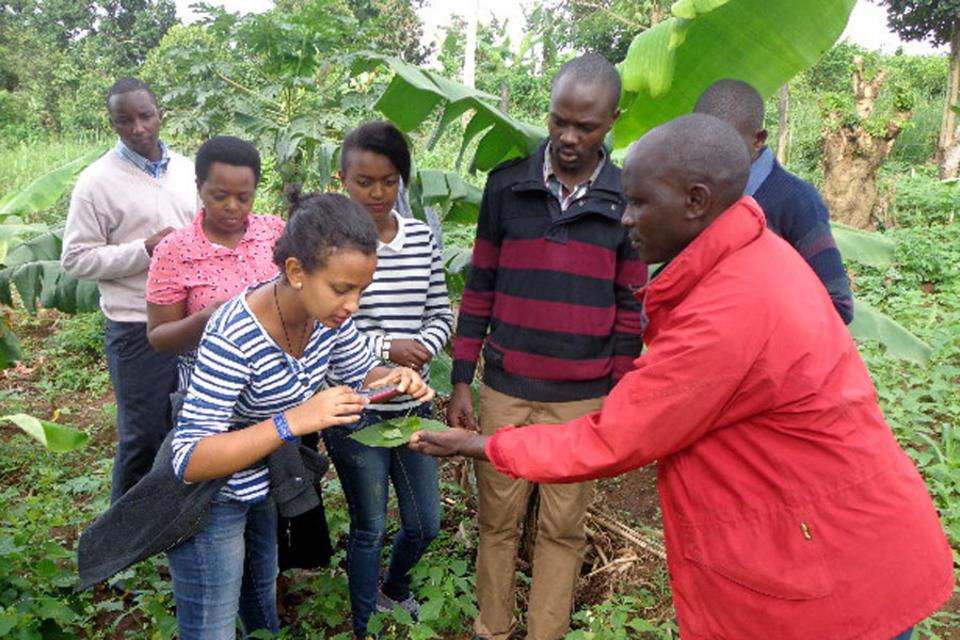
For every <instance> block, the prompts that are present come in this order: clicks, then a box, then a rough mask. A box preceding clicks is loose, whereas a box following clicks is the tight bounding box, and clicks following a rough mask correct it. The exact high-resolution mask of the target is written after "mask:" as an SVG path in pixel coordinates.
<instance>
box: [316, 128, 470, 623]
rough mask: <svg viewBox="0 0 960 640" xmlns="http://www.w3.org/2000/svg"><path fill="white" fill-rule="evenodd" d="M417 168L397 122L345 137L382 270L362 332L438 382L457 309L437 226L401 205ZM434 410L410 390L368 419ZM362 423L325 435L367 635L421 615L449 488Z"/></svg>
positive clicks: (347, 165) (346, 158) (375, 406)
mask: <svg viewBox="0 0 960 640" xmlns="http://www.w3.org/2000/svg"><path fill="white" fill-rule="evenodd" d="M410 165H411V160H410V150H409V148H408V146H407V142H406V140H405V139H404V137H403V134H402V133H400V131H399V130H398V129H397V128H396V127H394V126H393V125H392V124H390V123H388V122H369V123H367V124H364V125H362V126H361V127H359V128H357V129H355V130H353V131H352V132H350V134H348V135H347V137H346V138H345V140H344V142H343V149H342V151H341V154H340V180H341V181H342V182H343V184H344V187H345V188H346V190H347V193H348V194H349V195H350V197H351V198H352V199H353V200H354V201H355V202H356V203H358V204H359V205H362V207H363V209H365V211H366V214H367V215H368V219H369V220H370V221H371V222H372V224H373V225H374V227H375V228H376V252H377V268H376V272H375V273H374V274H373V281H372V283H371V284H370V286H369V287H368V288H367V289H366V290H365V291H364V292H363V295H362V296H361V297H360V302H359V308H358V310H357V312H356V314H355V315H354V318H355V320H356V323H357V328H358V329H359V330H360V332H361V333H362V334H364V336H365V338H366V340H367V342H368V344H369V346H370V350H371V352H372V353H374V354H375V355H376V356H378V357H379V359H380V360H381V361H382V362H383V363H384V364H385V365H387V366H391V367H397V366H399V367H409V368H410V369H413V370H415V371H420V372H421V375H423V378H424V380H429V364H430V361H431V360H432V359H433V357H434V356H436V355H437V353H439V352H440V350H441V349H443V347H444V345H445V344H446V342H447V340H448V339H449V338H450V333H451V331H452V326H453V313H452V311H451V309H450V299H449V296H448V294H447V285H446V280H445V278H444V272H443V260H442V257H441V255H440V250H439V249H438V247H437V243H436V241H435V239H434V237H433V234H432V233H431V231H430V228H429V227H428V226H427V225H425V224H423V223H422V222H420V221H418V220H413V219H409V218H403V217H401V216H400V215H399V214H398V213H397V212H396V210H395V209H394V206H395V204H396V200H397V192H398V189H399V186H400V182H401V180H403V181H404V182H407V183H409V179H410ZM431 414H432V406H431V405H430V403H429V402H426V401H425V400H424V398H422V397H414V396H411V395H410V394H409V393H403V394H400V395H397V396H395V397H393V398H384V399H382V400H375V401H374V402H372V403H371V404H370V405H369V406H368V407H366V410H365V411H364V412H363V417H362V419H361V422H360V424H361V425H368V424H374V423H376V422H381V421H384V420H390V419H393V418H401V417H404V416H408V415H413V416H421V417H428V416H430V415H431ZM354 428H355V427H354V426H353V425H349V426H339V427H335V428H332V429H330V430H328V431H325V432H324V433H323V440H324V443H325V444H326V447H327V452H328V453H329V454H330V459H331V460H332V461H333V464H334V466H335V467H336V469H337V475H338V476H339V478H340V483H341V485H342V486H343V492H344V495H345V496H346V498H347V503H348V505H349V508H350V538H349V541H348V546H347V574H348V578H349V584H350V605H351V611H352V614H353V632H354V635H355V636H356V637H357V638H366V637H368V632H367V624H368V622H369V619H370V616H371V615H372V614H373V613H374V612H375V611H381V612H384V611H390V610H391V609H393V608H394V607H400V608H402V609H404V610H406V611H407V612H408V613H409V614H410V615H411V616H412V617H413V618H414V619H416V618H417V615H418V612H419V604H418V603H417V600H416V598H415V597H414V596H413V594H411V592H410V577H409V572H410V570H411V569H412V568H413V567H414V566H415V565H416V564H417V562H418V561H419V560H420V558H421V556H422V555H423V553H424V552H425V551H426V549H427V546H428V545H429V544H430V542H432V541H433V539H434V538H436V536H437V533H438V531H439V528H440V490H439V482H438V480H437V465H436V461H435V460H434V459H432V458H430V457H429V456H424V455H422V454H419V453H416V452H414V451H412V450H410V448H409V447H407V446H405V445H404V446H400V447H396V448H392V449H387V448H379V447H368V446H366V445H364V444H361V443H359V442H357V441H356V440H353V439H352V438H349V437H348V436H349V434H350V432H351V431H352V430H353V429H354ZM388 484H392V485H393V488H394V490H395V491H396V494H397V504H398V506H399V511H400V530H399V532H398V533H397V536H396V538H395V539H394V541H393V548H392V549H391V553H390V563H389V566H388V568H387V572H386V574H385V575H384V576H383V579H382V582H381V575H380V556H381V551H382V549H383V544H384V536H385V532H386V523H387V517H386V516H387V493H388V488H387V487H388Z"/></svg>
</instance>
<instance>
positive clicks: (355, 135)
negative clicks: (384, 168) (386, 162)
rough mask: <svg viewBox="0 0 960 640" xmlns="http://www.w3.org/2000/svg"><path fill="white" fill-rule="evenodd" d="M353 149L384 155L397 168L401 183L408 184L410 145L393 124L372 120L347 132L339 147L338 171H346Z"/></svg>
mask: <svg viewBox="0 0 960 640" xmlns="http://www.w3.org/2000/svg"><path fill="white" fill-rule="evenodd" d="M354 150H359V151H373V152H374V153H379V154H380V155H382V156H386V157H387V158H389V159H390V162H392V163H393V166H395V167H396V168H397V171H398V172H399V173H400V177H401V178H403V183H404V184H406V185H409V184H410V164H411V160H410V147H409V146H408V145H407V139H406V138H404V137H403V134H402V133H401V132H400V130H399V129H397V128H396V127H395V126H393V124H391V123H389V122H385V121H383V120H373V121H371V122H367V123H364V124H362V125H360V126H359V127H357V128H356V129H354V130H353V131H351V132H350V133H348V134H347V137H346V138H344V139H343V146H342V147H341V149H340V171H343V172H346V170H347V160H348V158H349V156H350V153H351V152H352V151H354Z"/></svg>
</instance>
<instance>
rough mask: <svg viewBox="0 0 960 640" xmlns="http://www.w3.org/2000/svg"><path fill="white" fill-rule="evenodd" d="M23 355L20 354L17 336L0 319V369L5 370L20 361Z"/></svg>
mask: <svg viewBox="0 0 960 640" xmlns="http://www.w3.org/2000/svg"><path fill="white" fill-rule="evenodd" d="M22 357H23V354H22V353H21V352H20V342H19V341H18V340H17V336H15V335H14V334H13V332H12V331H10V329H9V328H8V327H7V323H6V321H5V320H3V319H0V369H6V368H7V367H10V366H12V365H13V363H14V362H16V361H17V360H20V359H21V358H22Z"/></svg>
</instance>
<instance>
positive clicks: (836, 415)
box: [412, 114, 954, 640]
mask: <svg viewBox="0 0 960 640" xmlns="http://www.w3.org/2000/svg"><path fill="white" fill-rule="evenodd" d="M748 171H749V158H748V155H747V151H746V148H745V147H744V145H743V142H742V140H741V139H740V137H739V136H738V135H737V133H736V131H735V130H734V129H733V128H732V127H730V126H729V125H727V124H725V123H723V122H722V121H720V120H718V119H716V118H714V117H712V116H708V115H704V114H693V115H688V116H683V117H681V118H678V119H676V120H673V121H671V122H669V123H667V124H665V125H663V126H661V127H658V128H657V129H654V130H653V131H651V132H650V133H648V134H647V135H645V136H644V137H643V138H641V139H640V140H639V141H638V142H637V143H636V144H635V145H634V147H633V148H632V149H631V152H630V154H629V155H628V157H627V161H626V165H625V167H624V171H623V184H624V192H625V194H626V196H627V198H628V203H627V209H626V211H625V212H624V214H623V224H624V226H626V227H627V229H628V230H629V233H630V236H631V239H632V241H633V243H634V246H635V247H636V248H637V251H638V253H639V254H640V258H641V259H642V260H643V261H645V262H647V263H656V262H662V263H665V265H666V266H665V267H663V268H662V269H661V270H660V271H659V273H657V274H656V275H655V276H654V277H653V279H652V280H651V282H650V284H649V285H648V286H646V287H645V288H644V289H643V290H642V291H640V292H638V294H637V295H638V297H640V298H641V299H642V302H643V309H644V314H643V315H644V320H645V323H646V329H645V334H644V338H645V341H646V343H647V345H648V350H647V352H646V354H644V355H643V356H642V357H640V358H638V359H637V360H636V361H635V363H634V366H635V368H634V370H633V371H631V372H630V373H627V374H626V375H625V376H624V377H623V379H622V380H621V381H620V383H619V384H618V385H617V386H616V387H615V388H614V389H613V390H612V391H611V392H610V394H609V396H608V397H607V400H606V402H605V403H604V405H603V408H602V409H601V410H599V411H596V412H594V413H591V414H588V415H586V416H584V417H582V418H578V419H576V420H573V421H571V422H567V423H566V424H563V425H528V426H524V427H519V428H504V429H501V430H500V431H498V432H497V433H496V434H494V435H493V436H481V435H479V434H476V433H473V432H469V431H465V430H458V429H452V430H450V431H447V432H444V433H418V434H415V435H414V438H413V442H412V446H413V447H414V448H416V449H417V450H419V451H422V452H425V453H430V454H434V455H453V454H461V455H469V456H473V457H478V458H484V459H488V460H489V461H490V462H491V463H492V464H493V466H494V467H495V468H496V469H498V470H499V471H501V472H502V473H505V474H507V475H509V476H512V477H522V478H526V479H528V480H531V481H534V482H570V481H581V480H585V479H588V478H599V477H607V476H613V475H616V474H620V473H624V472H625V471H628V470H630V469H635V468H637V467H640V466H643V465H645V464H648V463H650V462H653V461H654V460H657V461H659V464H658V466H657V485H658V490H659V492H660V500H661V505H662V511H663V521H664V535H665V540H666V545H667V559H668V564H669V568H670V575H671V586H672V589H673V597H674V604H675V606H676V610H677V616H678V618H679V621H680V630H681V637H682V638H683V639H684V640H700V639H707V638H710V639H714V638H715V639H734V638H735V639H737V640H743V639H752V638H756V639H764V640H767V639H769V638H777V639H778V640H789V639H792V638H796V639H797V640H808V639H809V638H830V639H831V640H844V639H850V640H852V639H854V638H856V639H863V640H870V639H875V640H888V639H889V638H891V637H897V638H906V637H909V630H910V629H911V627H912V626H913V625H914V624H916V623H917V622H918V621H919V620H921V619H923V618H924V617H926V616H928V615H929V614H930V613H932V612H933V611H935V610H936V609H937V608H938V607H939V606H940V605H941V604H942V603H943V602H945V601H946V600H947V598H949V596H950V594H951V592H952V591H953V583H954V578H953V570H952V564H953V563H952V558H951V551H950V547H949V545H948V543H947V541H946V538H945V536H944V533H943V529H942V527H941V526H940V523H939V520H938V518H937V513H936V510H935V509H934V506H933V503H932V501H931V499H930V496H929V494H928V493H927V490H926V487H925V486H924V484H923V480H922V479H921V478H920V476H919V474H918V473H917V471H916V469H915V467H914V465H913V463H912V462H911V461H910V459H909V458H908V457H907V456H906V454H905V453H904V452H903V450H902V449H900V447H899V446H898V445H897V443H896V440H895V439H894V437H893V434H892V432H891V430H890V427H889V426H888V425H887V424H886V422H885V421H884V419H883V416H882V414H881V413H880V409H879V406H878V404H877V396H876V392H875V390H874V388H873V384H872V382H871V380H870V376H869V374H868V372H867V369H866V367H865V366H864V364H863V361H862V360H861V359H860V356H859V354H858V352H857V348H856V345H855V344H854V342H853V340H852V339H851V337H850V334H849V332H848V331H847V329H846V327H845V326H844V324H843V322H842V320H841V319H840V317H839V316H838V315H837V314H836V313H835V312H833V310H832V309H833V306H832V303H831V300H830V297H829V295H827V292H826V289H824V287H823V285H822V284H821V283H820V282H819V280H817V278H816V276H815V275H814V273H813V272H812V271H811V270H810V268H809V267H808V266H807V264H806V263H805V262H804V261H803V258H801V257H800V255H799V254H797V252H796V251H794V250H793V249H792V248H791V247H790V246H789V245H788V244H787V243H786V242H784V241H783V240H782V239H780V238H778V237H777V236H776V235H775V234H774V233H773V232H771V231H770V230H768V229H767V228H766V224H765V220H764V215H763V211H762V210H761V209H760V207H759V206H758V205H757V203H756V202H755V201H754V200H753V199H752V198H750V197H749V196H744V197H741V194H742V193H743V189H744V185H745V184H746V181H747V175H748ZM905 630H906V631H905ZM898 634H899V635H898Z"/></svg>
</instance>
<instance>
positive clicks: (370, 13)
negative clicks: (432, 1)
mask: <svg viewBox="0 0 960 640" xmlns="http://www.w3.org/2000/svg"><path fill="white" fill-rule="evenodd" d="M425 3H426V0H348V2H347V4H348V5H349V6H350V10H351V11H352V12H353V15H354V17H356V19H357V21H358V22H359V23H360V27H361V28H362V29H363V31H364V34H365V35H366V38H367V42H366V43H365V45H366V46H365V48H367V49H370V50H371V51H378V52H381V53H389V54H391V55H395V56H396V57H398V58H400V59H401V60H403V61H404V62H409V63H410V64H423V63H424V62H426V61H427V58H429V57H430V54H431V53H433V43H429V44H428V45H426V46H424V45H423V44H421V40H422V39H423V21H422V20H421V19H420V14H419V13H418V11H419V10H420V9H421V8H422V7H423V5H424V4H425Z"/></svg>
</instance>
